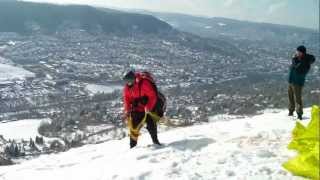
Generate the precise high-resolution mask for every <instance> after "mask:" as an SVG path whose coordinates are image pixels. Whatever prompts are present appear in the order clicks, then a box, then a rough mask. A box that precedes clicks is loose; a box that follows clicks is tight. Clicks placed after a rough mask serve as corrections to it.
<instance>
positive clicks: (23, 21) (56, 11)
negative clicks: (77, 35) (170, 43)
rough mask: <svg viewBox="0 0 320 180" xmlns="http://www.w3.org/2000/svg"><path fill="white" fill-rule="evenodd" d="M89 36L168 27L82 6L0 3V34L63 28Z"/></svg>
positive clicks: (138, 16) (135, 16) (150, 18)
mask: <svg viewBox="0 0 320 180" xmlns="http://www.w3.org/2000/svg"><path fill="white" fill-rule="evenodd" d="M70 27H71V28H72V27H76V28H81V29H84V30H86V31H89V32H105V33H117V34H128V33H132V32H142V33H159V32H163V31H168V30H171V29H172V28H171V26H170V25H169V24H167V23H165V22H163V21H160V20H158V19H157V18H155V17H153V16H151V15H142V14H135V13H125V12H121V11H115V10H108V9H107V10H106V9H104V10H103V11H102V10H99V9H96V8H94V7H90V6H82V5H68V6H62V5H53V4H40V3H30V2H15V1H8V0H5V1H4V0H0V32H17V33H23V34H24V33H30V32H33V31H41V32H45V33H54V32H55V31H57V30H63V29H65V28H70Z"/></svg>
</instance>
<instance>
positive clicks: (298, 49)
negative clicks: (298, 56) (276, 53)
mask: <svg viewBox="0 0 320 180" xmlns="http://www.w3.org/2000/svg"><path fill="white" fill-rule="evenodd" d="M297 51H299V52H302V53H303V54H306V53H307V49H306V47H304V46H299V47H297Z"/></svg>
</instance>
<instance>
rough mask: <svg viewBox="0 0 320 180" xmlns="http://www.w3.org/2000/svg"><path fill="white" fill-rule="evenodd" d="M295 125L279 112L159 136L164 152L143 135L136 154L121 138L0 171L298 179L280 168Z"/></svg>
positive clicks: (1, 177)
mask: <svg viewBox="0 0 320 180" xmlns="http://www.w3.org/2000/svg"><path fill="white" fill-rule="evenodd" d="M305 112H306V114H310V108H309V109H306V110H305ZM306 122H307V121H304V123H306ZM294 125H295V121H294V118H291V117H288V116H287V111H285V110H283V111H280V112H274V111H268V112H264V113H263V114H262V115H257V116H253V117H245V118H241V119H231V120H229V121H215V122H211V123H208V124H203V125H195V126H192V127H185V128H177V129H174V130H170V131H167V132H163V133H160V134H159V139H160V141H161V142H163V143H164V145H163V146H162V147H159V146H155V145H150V144H151V139H150V137H149V135H148V134H142V136H141V137H140V139H139V142H138V146H137V147H136V148H134V149H129V144H128V138H125V139H123V140H112V141H109V142H106V143H102V144H97V145H86V146H83V147H80V148H76V149H71V150H70V151H68V152H64V153H59V154H53V155H52V154H51V155H42V156H40V157H39V158H36V159H33V160H30V161H26V162H24V163H21V164H18V165H13V166H6V167H1V168H0V180H18V179H33V180H43V179H46V180H51V179H52V180H56V179H59V180H71V179H76V180H106V179H159V180H162V179H223V180H224V179H252V180H256V179H259V180H263V179H279V180H280V179H281V180H285V179H299V178H298V177H294V176H292V175H291V174H290V173H289V172H287V171H285V170H284V169H283V168H282V166H281V164H282V163H283V162H285V161H286V160H287V159H288V158H290V157H292V156H294V153H293V152H291V151H289V150H287V148H286V146H287V144H288V143H289V141H290V134H291V131H292V129H293V127H294Z"/></svg>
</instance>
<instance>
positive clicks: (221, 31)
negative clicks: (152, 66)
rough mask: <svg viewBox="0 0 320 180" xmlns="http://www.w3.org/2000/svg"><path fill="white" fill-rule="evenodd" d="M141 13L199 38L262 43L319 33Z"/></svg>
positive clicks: (301, 38) (312, 36) (314, 37)
mask: <svg viewBox="0 0 320 180" xmlns="http://www.w3.org/2000/svg"><path fill="white" fill-rule="evenodd" d="M134 12H139V13H143V14H150V15H153V16H155V17H157V18H159V19H161V20H163V21H165V22H167V23H169V24H170V25H171V26H173V27H174V28H176V29H178V30H181V31H185V32H189V33H193V34H197V35H200V36H202V37H210V38H215V37H227V38H232V39H248V40H263V41H270V40H271V41H287V42H290V41H296V40H298V41H301V42H302V41H317V40H318V39H319V34H318V32H317V31H316V30H313V29H307V28H301V27H295V26H287V25H278V24H271V23H258V22H249V21H240V20H235V19H228V18H221V17H213V18H206V17H197V16H191V15H185V14H177V13H159V12H150V11H141V10H137V11H134Z"/></svg>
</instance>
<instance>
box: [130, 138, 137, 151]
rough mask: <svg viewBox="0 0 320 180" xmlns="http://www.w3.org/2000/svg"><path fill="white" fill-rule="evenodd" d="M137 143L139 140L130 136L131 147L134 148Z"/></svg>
mask: <svg viewBox="0 0 320 180" xmlns="http://www.w3.org/2000/svg"><path fill="white" fill-rule="evenodd" d="M136 145H137V141H135V140H133V139H132V138H130V149H132V148H134V147H135V146H136Z"/></svg>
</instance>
